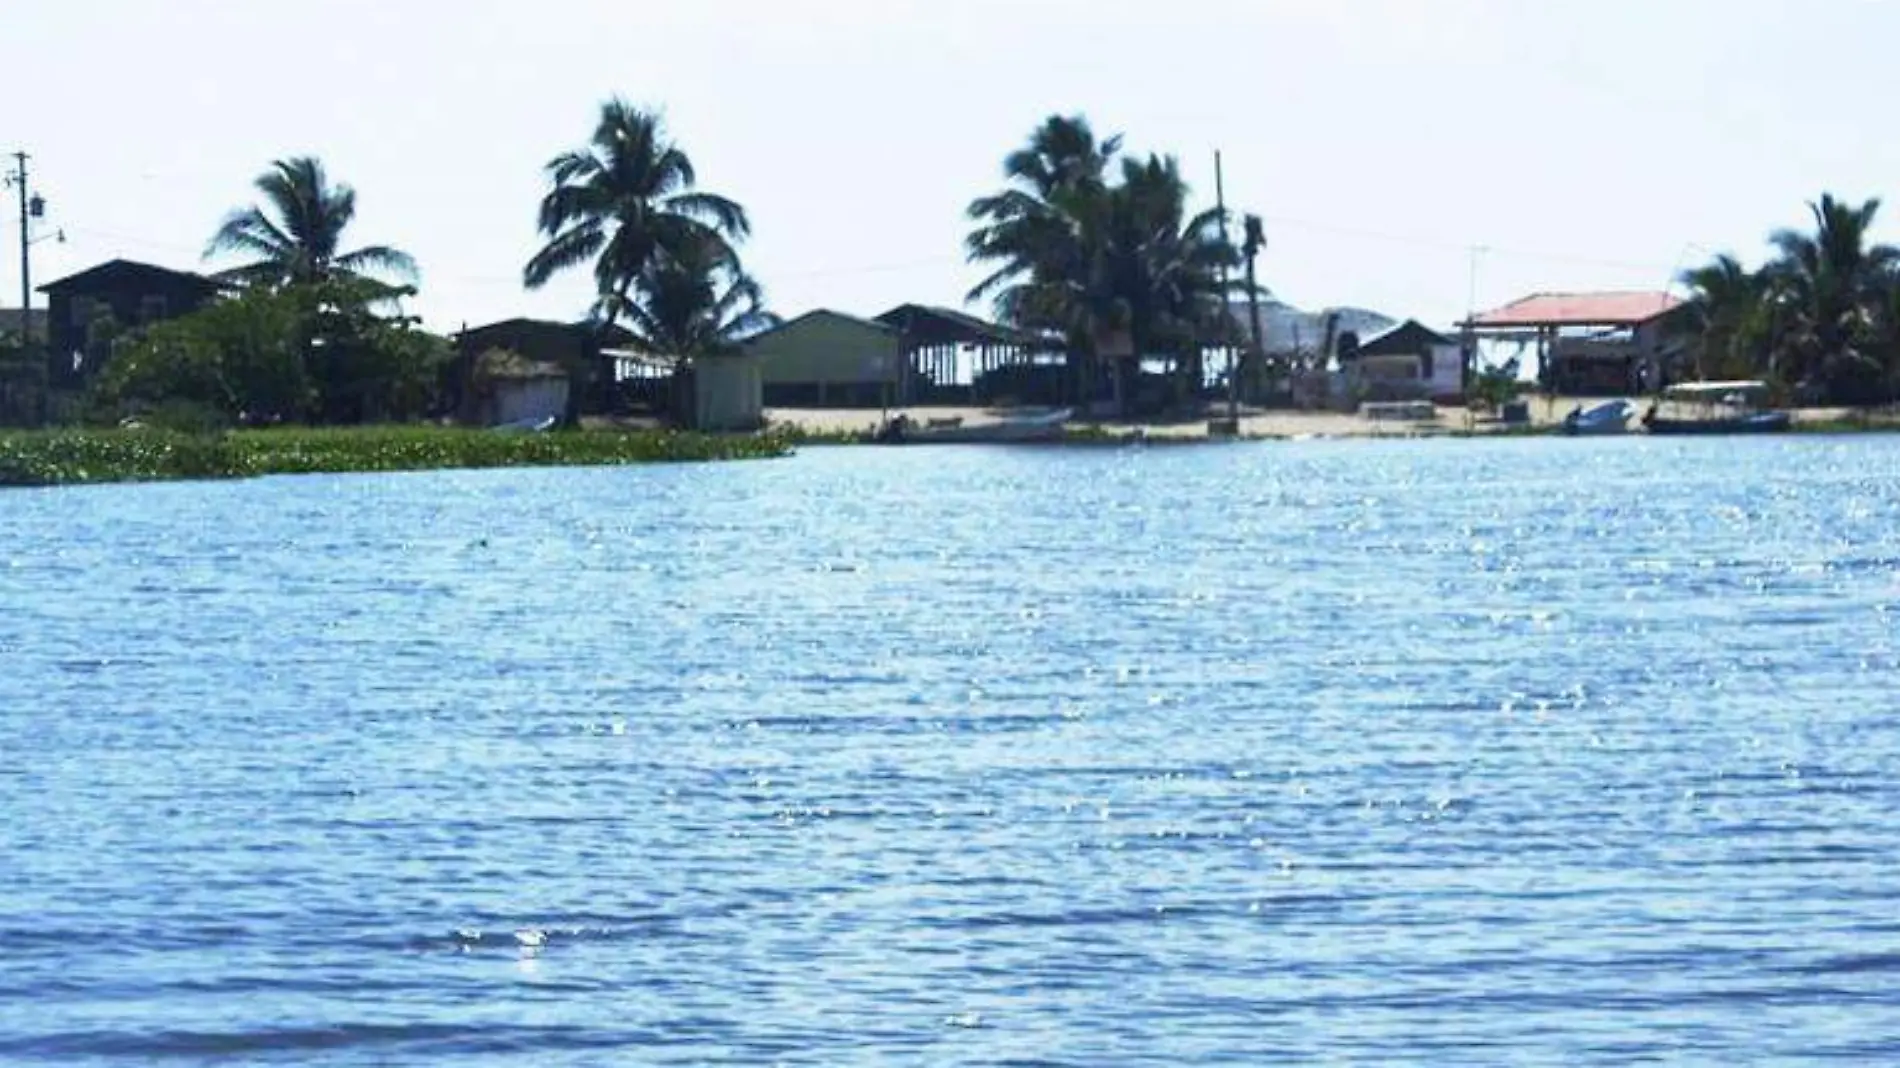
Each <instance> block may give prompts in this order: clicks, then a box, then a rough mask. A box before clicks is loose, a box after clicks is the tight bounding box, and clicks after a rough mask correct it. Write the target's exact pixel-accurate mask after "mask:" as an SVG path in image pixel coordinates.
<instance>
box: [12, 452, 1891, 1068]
mask: <svg viewBox="0 0 1900 1068" xmlns="http://www.w3.org/2000/svg"><path fill="white" fill-rule="evenodd" d="M1897 632H1900V441H1896V440H1893V439H1887V438H1874V437H1862V438H1843V439H1821V438H1799V439H1789V440H1785V441H1679V442H1678V441H1647V440H1641V439H1631V440H1617V441H1601V442H1587V441H1586V442H1569V441H1564V442H1559V441H1517V442H1455V441H1454V442H1437V443H1433V442H1410V443H1377V442H1357V443H1308V444H1279V445H1261V446H1234V447H1228V448H1220V447H1215V448H1206V449H1149V450H1106V449H1105V450H1100V451H1096V450H1086V449H1083V450H1074V449H1070V450H1055V451H1050V450H1037V449H1025V450H1015V451H1012V450H1002V449H998V450H983V449H962V450H956V449H948V450H933V449H927V448H915V449H894V450H874V449H851V450H824V449H816V450H810V451H808V452H806V453H805V454H804V455H801V456H798V457H796V458H792V459H789V460H785V461H772V462H763V463H750V464H731V465H720V466H705V467H669V468H637V469H616V470H579V471H577V470H563V471H498V472H482V473H442V474H423V475H403V476H370V477H360V476H353V477H337V478H329V477H317V478H283V479H266V480H261V481H255V482H242V483H225V484H209V485H160V486H119V487H101V488H83V489H64V490H49V491H20V492H6V493H4V494H0V744H3V745H4V758H3V759H0V817H4V818H3V819H0V954H4V961H3V962H0V1063H5V1064H9V1065H16V1064H58V1065H85V1064H105V1063H126V1064H145V1063H172V1064H192V1063H200V1062H205V1063H209V1062H213V1061H217V1062H221V1063H244V1064H297V1065H313V1064H314V1065H379V1064H420V1063H431V1064H435V1063H444V1064H467V1065H586V1064H713V1063H745V1064H786V1065H883V1064H920V1065H962V1064H969V1065H977V1064H1021V1065H1027V1064H1042V1065H1077V1066H1108V1065H1181V1064H1235V1065H1259V1064H1268V1063H1279V1062H1285V1063H1316V1062H1317V1063H1363V1064H1399V1063H1421V1064H1474V1063H1494V1062H1495V1063H1514V1064H1550V1065H1579V1064H1629V1063H1637V1062H1641V1061H1646V1060H1649V1061H1663V1062H1668V1063H1707V1064H1741V1063H1747V1064H1769V1063H1778V1062H1779V1063H1791V1064H1792V1063H1812V1062H1816V1061H1829V1060H1833V1061H1838V1062H1841V1063H1853V1064H1862V1063H1876V1062H1889V1061H1892V1060H1894V1059H1896V1058H1900V688H1897V687H1896V682H1900V634H1897Z"/></svg>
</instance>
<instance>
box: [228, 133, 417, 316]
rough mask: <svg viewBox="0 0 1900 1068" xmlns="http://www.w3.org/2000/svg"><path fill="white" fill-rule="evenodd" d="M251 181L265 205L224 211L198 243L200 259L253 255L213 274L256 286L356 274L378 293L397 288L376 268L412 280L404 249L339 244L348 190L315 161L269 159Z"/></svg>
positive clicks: (348, 210)
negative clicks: (221, 220)
mask: <svg viewBox="0 0 1900 1068" xmlns="http://www.w3.org/2000/svg"><path fill="white" fill-rule="evenodd" d="M256 185H257V190H258V192H260V193H262V194H263V197H264V202H265V204H266V205H267V206H268V209H269V210H266V208H262V207H258V206H256V205H253V206H251V207H248V208H242V209H240V210H238V211H234V212H232V213H231V214H230V215H228V216H226V217H225V220H224V223H223V225H221V226H219V227H218V232H217V233H216V234H215V235H213V237H212V238H211V243H210V244H209V245H207V246H206V248H205V258H206V259H210V258H212V257H214V256H218V255H221V254H226V253H238V254H243V255H247V256H251V257H253V259H252V260H251V262H249V263H246V264H243V265H242V266H238V267H232V268H230V269H228V270H225V271H223V272H222V273H221V277H224V278H227V279H230V280H232V281H237V282H243V283H246V284H251V285H263V286H286V285H302V284H311V283H320V282H332V281H349V282H353V283H354V282H364V283H369V284H371V285H373V286H374V287H377V289H378V291H379V292H380V294H381V295H384V296H395V295H397V294H399V293H401V292H403V290H402V289H401V288H400V287H397V286H392V285H388V284H387V283H386V282H384V281H383V278H382V277H378V276H383V277H394V278H396V279H399V280H401V281H404V282H413V281H415V279H416V277H417V271H416V263H415V261H414V260H413V259H411V258H410V257H409V255H408V254H407V253H405V252H400V251H398V250H396V249H393V248H390V247H388V246H386V245H370V246H368V247H365V248H359V249H356V250H354V251H351V252H344V251H342V246H343V231H344V230H345V229H347V228H348V227H349V225H350V222H351V220H353V219H355V218H356V190H354V189H352V188H350V187H349V186H348V185H345V184H342V183H340V182H339V183H336V184H331V182H330V180H329V177H328V176H327V175H326V174H325V173H324V170H323V163H322V162H321V161H319V160H317V159H315V158H313V157H309V156H299V157H295V158H292V159H283V160H277V161H275V162H274V163H272V164H271V168H270V170H267V171H265V172H264V173H263V174H261V175H259V176H258V178H257V183H256ZM273 214H274V215H275V218H273V217H272V215H273Z"/></svg>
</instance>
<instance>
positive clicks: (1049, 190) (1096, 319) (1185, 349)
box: [967, 116, 1245, 409]
mask: <svg viewBox="0 0 1900 1068" xmlns="http://www.w3.org/2000/svg"><path fill="white" fill-rule="evenodd" d="M1116 163H1119V164H1120V171H1119V174H1115V175H1113V176H1112V177H1111V168H1113V167H1114V165H1115V164H1116ZM1003 172H1004V175H1005V177H1006V178H1007V180H1008V182H1009V185H1008V187H1007V188H1005V189H1004V190H1003V191H1002V192H1000V193H997V194H995V195H993V196H987V197H983V198H981V199H979V200H977V201H975V202H974V203H972V204H971V205H970V207H969V215H970V218H971V219H972V221H974V222H975V224H976V229H975V230H974V231H972V232H971V234H970V236H969V238H968V241H967V249H968V252H969V256H970V259H971V260H972V261H976V262H983V263H990V264H993V265H995V270H994V273H992V274H991V275H990V276H989V277H988V278H986V279H984V280H983V281H982V282H981V283H979V284H978V285H977V287H976V288H975V289H974V290H972V291H971V292H970V299H971V300H981V299H988V300H990V301H991V302H992V303H993V304H994V306H995V311H996V315H997V317H998V318H1000V319H1002V320H1003V321H1004V322H1006V323H1009V324H1011V325H1013V326H1015V327H1017V328H1019V329H1022V330H1025V331H1030V332H1035V333H1042V334H1048V335H1052V336H1057V337H1061V338H1062V339H1063V341H1064V343H1065V344H1066V346H1067V348H1068V350H1069V351H1070V352H1071V353H1072V354H1074V355H1076V356H1078V357H1080V359H1079V360H1078V361H1077V363H1078V364H1079V365H1080V366H1082V367H1084V368H1086V370H1085V371H1084V374H1085V376H1086V377H1087V379H1088V384H1085V383H1078V384H1077V395H1078V396H1079V397H1085V396H1089V395H1091V394H1092V393H1093V389H1092V388H1091V385H1090V384H1092V383H1093V382H1094V381H1096V380H1098V379H1099V377H1101V375H1102V372H1103V370H1104V369H1105V370H1106V377H1107V379H1108V384H1109V387H1110V389H1111V391H1112V394H1113V396H1114V398H1115V402H1116V407H1117V408H1118V409H1122V408H1125V407H1126V403H1125V401H1126V398H1127V396H1128V394H1129V388H1130V383H1131V380H1132V379H1133V377H1134V376H1135V375H1136V374H1138V371H1139V367H1140V359H1141V358H1142V357H1153V356H1170V357H1173V358H1174V359H1175V361H1176V364H1177V366H1178V367H1179V368H1180V369H1181V374H1182V377H1183V380H1184V381H1185V382H1187V383H1192V384H1193V387H1194V388H1198V385H1199V382H1200V374H1201V366H1200V359H1201V353H1202V351H1203V349H1204V348H1206V347H1207V346H1209V345H1218V344H1229V345H1231V344H1236V343H1237V342H1238V341H1239V340H1240V339H1239V338H1238V337H1237V336H1236V331H1235V329H1234V325H1233V323H1232V321H1231V319H1230V318H1229V317H1228V314H1227V300H1228V298H1229V297H1230V296H1232V295H1233V294H1235V293H1237V292H1238V293H1244V292H1245V284H1244V283H1226V284H1223V281H1222V272H1223V271H1225V270H1227V269H1229V268H1234V267H1238V266H1239V265H1240V262H1241V254H1240V250H1239V249H1237V248H1236V247H1235V246H1234V245H1233V243H1232V242H1231V241H1230V240H1229V239H1228V236H1227V234H1226V232H1225V226H1224V223H1225V220H1224V219H1223V218H1222V217H1221V214H1220V212H1219V211H1218V210H1211V211H1204V212H1202V213H1200V214H1198V215H1193V216H1189V214H1188V211H1187V200H1188V192H1189V190H1188V186H1187V183H1186V182H1185V181H1183V180H1182V177H1181V170H1180V166H1179V165H1178V163H1177V162H1176V161H1175V160H1174V159H1173V158H1172V157H1167V156H1158V155H1150V156H1148V157H1147V158H1146V159H1141V158H1135V157H1126V158H1124V157H1122V156H1121V138H1119V137H1110V138H1108V139H1106V140H1099V141H1098V140H1097V139H1096V136H1095V133H1094V130H1093V129H1092V128H1091V127H1090V125H1089V123H1088V120H1087V119H1085V118H1082V117H1080V116H1076V117H1062V116H1055V117H1051V118H1050V119H1048V120H1047V121H1045V122H1044V123H1043V124H1042V126H1041V127H1039V128H1038V129H1037V130H1036V131H1035V133H1034V134H1033V135H1032V136H1031V137H1030V140H1029V143H1028V145H1027V146H1025V147H1024V148H1022V149H1020V150H1018V151H1017V152H1014V153H1012V154H1011V155H1010V156H1009V157H1008V158H1007V159H1006V160H1005V161H1004V164H1003Z"/></svg>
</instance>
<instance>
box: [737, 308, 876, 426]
mask: <svg viewBox="0 0 1900 1068" xmlns="http://www.w3.org/2000/svg"><path fill="white" fill-rule="evenodd" d="M744 349H745V352H746V353H747V354H749V355H752V356H755V357H757V358H758V360H759V375H760V381H761V386H762V389H763V392H764V399H765V403H766V404H767V405H769V406H771V407H775V408H876V407H878V406H880V405H884V404H894V403H898V402H899V400H900V399H901V398H902V397H903V396H904V389H905V383H906V380H907V377H908V374H909V370H908V367H907V361H906V360H905V358H904V355H905V354H904V338H903V335H902V333H901V332H900V331H899V330H897V329H896V328H894V327H890V326H886V325H884V324H883V323H879V322H874V321H872V320H870V319H860V318H857V317H856V316H852V315H845V314H843V313H841V312H835V311H826V310H822V309H821V310H819V311H813V312H807V313H806V314H804V315H801V316H799V317H798V318H796V319H793V320H791V321H789V322H786V323H784V324H782V325H780V326H777V327H774V328H772V329H770V330H767V331H765V332H764V333H762V334H758V335H756V336H754V337H751V338H749V339H747V340H746V342H745V345H744Z"/></svg>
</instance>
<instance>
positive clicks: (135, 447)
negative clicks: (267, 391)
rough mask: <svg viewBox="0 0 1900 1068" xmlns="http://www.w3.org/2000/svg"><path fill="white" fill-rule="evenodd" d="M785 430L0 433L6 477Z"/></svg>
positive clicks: (533, 448)
mask: <svg viewBox="0 0 1900 1068" xmlns="http://www.w3.org/2000/svg"><path fill="white" fill-rule="evenodd" d="M791 450H792V441H791V440H790V438H788V437H787V436H785V435H783V434H769V433H768V434H758V435H713V434H695V433H690V432H684V431H673V430H638V431H605V430H589V431H575V432H571V433H554V434H502V433H494V432H491V431H484V430H467V429H457V428H446V427H351V428H334V429H303V428H277V429H271V430H239V431H231V432H228V433H223V434H183V433H177V432H172V431H164V430H151V429H137V430H71V429H69V430H51V431H20V432H6V433H0V486H58V485H69V484H76V483H90V482H146V481H161V480H170V479H207V478H247V477H256V476H262V475H284V474H317V473H349V472H374V471H425V470H435V469H446V468H482V467H570V466H608V465H619V464H643V463H691V462H702V461H712V460H744V459H763V458H767V457H774V456H784V455H786V454H788V453H790V452H791Z"/></svg>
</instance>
